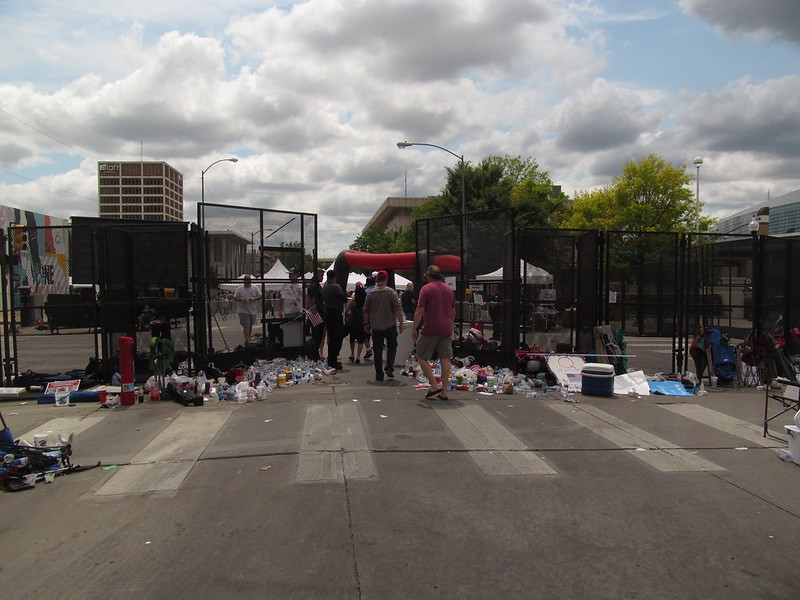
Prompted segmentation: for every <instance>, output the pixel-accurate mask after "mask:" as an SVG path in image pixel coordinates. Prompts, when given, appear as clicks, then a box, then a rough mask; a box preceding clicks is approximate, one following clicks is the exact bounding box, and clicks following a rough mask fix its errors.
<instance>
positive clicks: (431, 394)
mask: <svg viewBox="0 0 800 600" xmlns="http://www.w3.org/2000/svg"><path fill="white" fill-rule="evenodd" d="M441 393H442V388H439V389H438V390H428V391H427V392H425V397H426V398H433V397H434V396H436V395H438V394H441Z"/></svg>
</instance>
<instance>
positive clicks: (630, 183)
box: [560, 154, 713, 231]
mask: <svg viewBox="0 0 800 600" xmlns="http://www.w3.org/2000/svg"><path fill="white" fill-rule="evenodd" d="M691 181H692V178H691V176H690V175H689V174H688V173H687V172H686V165H682V166H681V167H680V168H676V167H673V166H671V165H669V164H668V163H667V162H665V161H664V160H663V159H662V158H660V157H659V156H657V155H655V154H650V155H649V156H646V157H644V158H642V159H640V160H638V161H628V162H627V163H625V167H624V168H623V170H622V174H621V175H619V176H617V177H615V178H614V179H613V180H612V183H611V185H610V186H608V187H606V188H602V189H597V190H588V191H582V192H578V193H576V194H575V197H574V198H573V203H572V206H571V207H570V208H569V209H568V210H567V211H566V213H565V214H564V217H563V218H562V219H561V223H560V225H561V226H562V227H564V228H575V229H603V230H622V231H694V229H695V223H696V220H697V218H698V215H699V211H700V209H701V206H698V203H697V201H696V200H697V199H696V198H695V196H694V194H693V193H692V190H691V189H690V187H689V184H690V183H691ZM712 222H713V219H709V218H703V219H701V221H700V228H701V230H706V229H708V226H709V225H710V224H711V223H712Z"/></svg>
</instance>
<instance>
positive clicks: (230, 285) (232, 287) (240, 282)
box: [219, 273, 252, 292]
mask: <svg viewBox="0 0 800 600" xmlns="http://www.w3.org/2000/svg"><path fill="white" fill-rule="evenodd" d="M248 275H250V274H249V273H242V274H241V275H239V277H237V278H236V281H234V282H233V283H220V284H219V289H221V290H227V291H229V292H235V291H236V290H237V289H238V288H239V287H241V286H242V285H243V284H244V278H245V277H246V276H248ZM250 277H252V275H250Z"/></svg>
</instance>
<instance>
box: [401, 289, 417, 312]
mask: <svg viewBox="0 0 800 600" xmlns="http://www.w3.org/2000/svg"><path fill="white" fill-rule="evenodd" d="M400 304H402V305H403V315H404V316H405V318H406V321H413V320H414V311H416V310H417V297H416V295H415V294H414V284H413V283H411V282H410V281H409V282H408V283H407V284H406V289H405V290H404V291H403V293H402V294H400Z"/></svg>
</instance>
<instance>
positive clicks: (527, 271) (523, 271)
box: [475, 259, 553, 285]
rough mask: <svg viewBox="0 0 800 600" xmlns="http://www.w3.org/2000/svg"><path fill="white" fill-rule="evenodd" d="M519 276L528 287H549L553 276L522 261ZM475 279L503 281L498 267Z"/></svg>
mask: <svg viewBox="0 0 800 600" xmlns="http://www.w3.org/2000/svg"><path fill="white" fill-rule="evenodd" d="M519 274H520V279H521V280H522V281H523V282H524V283H525V284H529V285H549V284H551V283H553V276H552V275H551V274H550V273H548V272H547V271H545V270H544V269H542V268H541V267H537V266H535V265H532V264H530V263H526V262H525V261H524V260H521V259H520V261H519ZM475 279H477V280H478V281H502V280H503V279H505V277H503V267H500V268H499V269H497V270H496V271H492V272H491V273H484V274H483V275H478V276H477V277H476V278H475Z"/></svg>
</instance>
